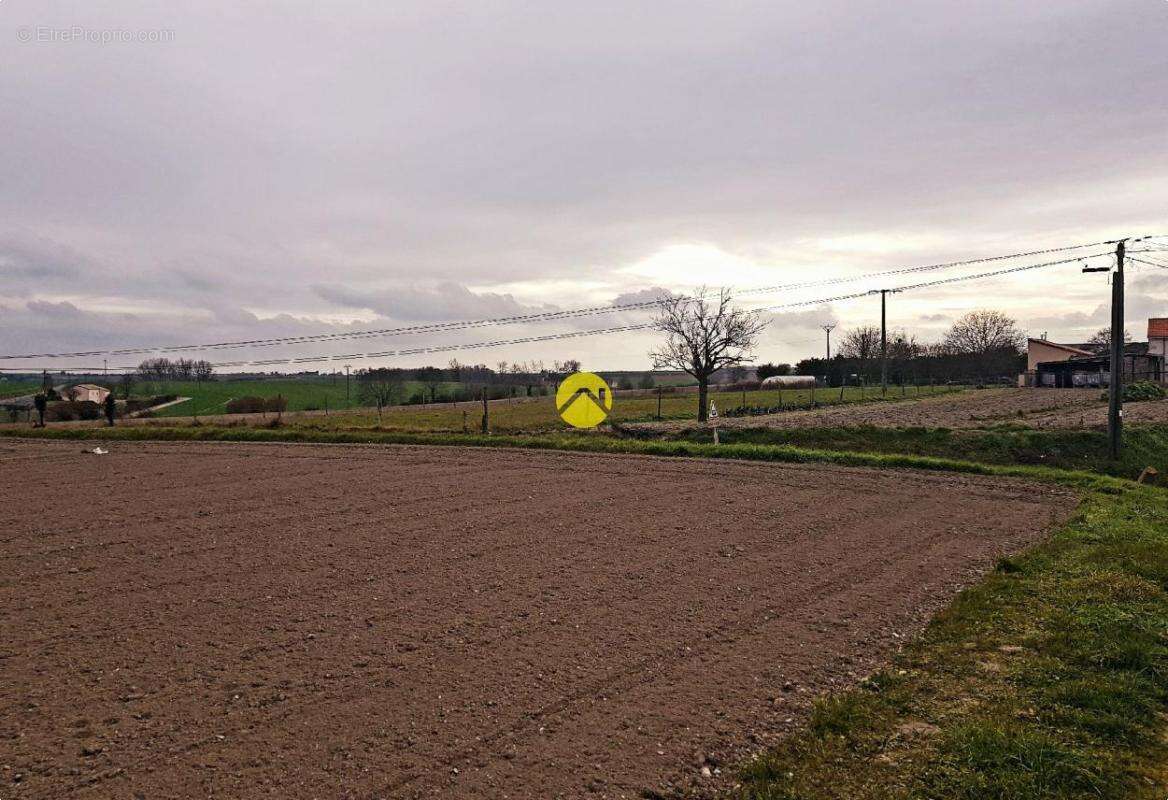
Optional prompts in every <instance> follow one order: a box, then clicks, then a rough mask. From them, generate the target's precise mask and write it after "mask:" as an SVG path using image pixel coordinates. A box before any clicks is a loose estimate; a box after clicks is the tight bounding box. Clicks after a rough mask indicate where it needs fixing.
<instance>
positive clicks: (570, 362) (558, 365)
mask: <svg viewBox="0 0 1168 800" xmlns="http://www.w3.org/2000/svg"><path fill="white" fill-rule="evenodd" d="M552 369H553V370H555V371H556V372H557V373H559V374H560V375H561V376H562V377H567V376H568V375H571V374H572V373H573V372H579V371H580V361H579V360H578V359H575V358H569V359H567V360H565V361H556V362H554V363H553V364H552Z"/></svg>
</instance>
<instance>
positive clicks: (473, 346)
mask: <svg viewBox="0 0 1168 800" xmlns="http://www.w3.org/2000/svg"><path fill="white" fill-rule="evenodd" d="M1110 255H1111V253H1110V252H1103V253H1092V254H1090V255H1085V256H1076V257H1074V258H1064V259H1059V260H1056V261H1047V262H1043V263H1041V264H1026V265H1022V266H1018V267H1010V268H1007V269H1000V270H992V271H990V272H980V273H974V274H972V275H961V276H956V277H953V278H945V279H942V280H938V281H928V282H924V283H916V284H909V285H906V286H901V287H897V288H895V289H892V290H890V291H897V292H907V291H914V290H917V289H925V288H929V287H932V286H938V285H941V284H946V283H956V282H959V281H972V280H980V279H984V278H990V277H995V276H998V275H1005V274H1008V273H1014V272H1023V271H1027V270H1035V269H1044V268H1047V267H1053V266H1057V265H1060V264H1071V263H1076V262H1081V261H1084V260H1086V259H1090V258H1098V257H1100V256H1110ZM869 294H870V293H869V292H868V291H863V292H854V293H851V294H841V295H835V296H834V297H820V298H816V299H813V300H799V301H794V302H790V303H780V304H777V305H772V306H766V307H764V308H759V309H755V310H756V311H760V312H761V311H779V310H782V309H790V308H800V307H805V306H810V305H824V304H826V303H833V302H842V301H844V300H854V299H857V298H861V297H867V296H868V295H869ZM652 327H653V323H652V322H643V323H637V324H633V325H621V326H617V327H610V328H592V329H588V330H583V331H563V332H559V333H551V334H544V335H540V336H523V337H519V338H513V339H496V340H492V341H486V342H472V343H469V344H465V343H464V344H458V343H456V344H448V345H430V346H426V347H414V348H405V349H396V350H383V351H379V352H374V353H346V354H344V355H325V356H311V357H301V358H284V359H272V360H266V361H230V362H222V363H217V364H213V365H212V366H215V367H243V366H253V367H254V366H271V365H275V364H293V363H294V364H308V363H319V362H322V361H344V360H355V359H369V358H393V357H402V356H413V355H424V354H431V353H448V352H456V351H461V350H479V349H483V348H491V347H505V346H509V345H517V344H528V343H532V342H549V341H559V340H564V339H576V338H583V337H588V336H602V335H606V334H610V333H628V332H633V331H642V330H648V329H650V328H652Z"/></svg>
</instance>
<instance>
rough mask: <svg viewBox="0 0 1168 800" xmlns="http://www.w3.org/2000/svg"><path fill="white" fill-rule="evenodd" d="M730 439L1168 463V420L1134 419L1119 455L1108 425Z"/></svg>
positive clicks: (1127, 471)
mask: <svg viewBox="0 0 1168 800" xmlns="http://www.w3.org/2000/svg"><path fill="white" fill-rule="evenodd" d="M676 436H677V437H678V438H682V439H685V440H687V441H695V442H709V441H712V433H711V432H710V431H707V430H689V431H685V432H683V433H680V434H676ZM720 439H721V441H722V442H724V443H727V444H761V445H780V446H788V447H800V448H813V449H820V450H845V451H862V452H872V453H884V454H891V453H899V454H904V455H919V456H932V457H936V458H944V459H959V460H964V461H975V462H978V463H983V464H1001V465H1009V464H1029V465H1036V466H1047V467H1055V468H1058V469H1070V470H1086V471H1089V472H1099V473H1102V474H1105V475H1115V476H1118V477H1123V478H1133V479H1134V478H1137V477H1139V475H1140V473H1141V472H1142V471H1143V470H1144V468H1145V467H1149V466H1151V467H1153V468H1155V469H1157V470H1158V471H1159V472H1160V473H1161V474H1163V473H1165V471H1168V426H1163V425H1140V426H1129V427H1128V428H1127V429H1126V430H1125V431H1124V449H1123V454H1122V457H1121V458H1120V459H1119V460H1118V461H1112V460H1110V459H1109V458H1108V456H1107V433H1106V431H1101V430H1082V429H1073V428H1071V429H1043V430H1038V429H1035V428H1026V427H1022V426H1010V425H999V426H994V427H991V428H989V429H985V430H978V429H974V430H951V429H949V428H881V427H876V426H873V425H864V426H857V427H839V428H811V427H808V428H726V429H723V430H722V431H721V434H720Z"/></svg>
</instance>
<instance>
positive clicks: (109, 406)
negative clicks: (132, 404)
mask: <svg viewBox="0 0 1168 800" xmlns="http://www.w3.org/2000/svg"><path fill="white" fill-rule="evenodd" d="M116 411H117V401H115V400H114V393H113V392H110V393H109V394H107V395H106V396H105V419H106V422H108V423H109V426H110V427H111V428H112V427H113V426H114V412H116Z"/></svg>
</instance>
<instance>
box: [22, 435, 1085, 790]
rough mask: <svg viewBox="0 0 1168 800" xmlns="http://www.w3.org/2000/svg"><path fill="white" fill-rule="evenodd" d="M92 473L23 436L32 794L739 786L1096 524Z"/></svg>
mask: <svg viewBox="0 0 1168 800" xmlns="http://www.w3.org/2000/svg"><path fill="white" fill-rule="evenodd" d="M92 446H93V445H92V443H86V444H84V445H82V444H79V443H60V442H20V441H0V485H2V486H4V488H5V493H6V495H5V496H6V497H7V498H11V500H10V501H9V502H6V503H4V504H3V506H2V507H0V539H2V540H3V548H0V558H2V560H3V566H4V568H3V571H2V573H0V621H2V627H0V629H2V630H3V631H4V638H3V642H2V644H0V681H2V682H0V765H2V767H3V771H2V772H0V796H3V797H5V798H49V797H54V798H56V797H86V798H88V797H118V798H131V797H148V798H190V797H196V796H205V797H211V796H214V797H232V798H255V797H278V798H374V797H379V798H380V797H385V798H412V797H431V796H435V797H437V796H440V797H456V798H470V797H475V798H487V797H490V798H495V797H510V798H551V797H581V796H594V797H613V798H615V797H629V798H632V797H636V796H639V793H640V792H641V791H642V790H645V789H653V790H657V791H666V790H668V789H670V787H692V786H695V785H696V786H698V787H703V786H704V787H714V786H716V785H718V783H719V781H721V780H725V773H726V772H727V771H728V764H729V763H730V762H731V761H732V760H734V759H736V758H739V757H742V756H743V755H745V754H747V753H748V752H750V751H752V750H757V749H758V748H760V747H762V746H764V745H765V744H766V743H768V742H772V741H774V740H775V738H776V737H778V736H780V735H782V734H783V732H784V731H786V730H787V729H788V728H789V727H790V726H791V725H794V724H798V722H799V721H800V719H802V717H803V712H804V710H805V708H806V704H807V703H808V701H809V699H810V698H811V697H812V696H813V695H814V693H816V692H820V691H822V690H826V689H830V688H832V687H833V686H836V685H840V684H848V683H852V682H854V681H855V680H857V679H858V677H859V676H862V675H864V674H865V673H867V672H868V671H869V670H871V669H872V668H874V666H876V665H877V664H879V663H880V662H881V661H882V660H884V659H886V658H887V656H888V655H889V654H890V652H891V651H893V650H894V649H895V648H896V647H898V646H899V645H900V644H901V643H903V642H904V641H905V639H906V637H910V636H912V635H913V634H914V633H915V632H917V631H918V630H919V629H920V628H921V626H922V625H923V624H924V622H925V621H926V620H927V619H928V618H929V617H930V616H931V615H932V614H933V613H934V612H935V611H936V610H937V609H938V608H939V607H940V606H941V605H942V604H944V603H945V602H947V600H948V599H949V598H950V597H951V596H952V595H953V593H954V592H955V591H956V590H957V589H958V588H959V587H960V586H961V585H964V584H966V583H968V582H969V581H970V580H972V579H974V578H975V577H976V576H977V575H979V574H981V573H982V572H984V570H986V569H987V568H988V567H989V566H990V565H991V564H992V563H993V560H994V559H995V558H996V557H997V556H999V555H1001V554H1003V553H1007V552H1010V551H1015V550H1017V549H1019V548H1021V547H1023V546H1025V545H1027V544H1030V543H1032V542H1034V541H1035V540H1036V539H1037V538H1039V537H1040V536H1041V535H1042V531H1043V529H1044V528H1046V527H1047V526H1048V525H1050V524H1052V523H1053V521H1055V520H1056V519H1061V518H1063V517H1065V515H1066V514H1067V513H1068V510H1069V509H1070V508H1071V507H1072V506H1073V505H1074V499H1073V497H1072V496H1070V495H1068V494H1066V493H1065V492H1063V491H1062V490H1057V489H1053V488H1051V487H1046V486H1032V485H1028V484H1023V483H1018V482H1013V481H1005V480H995V479H988V478H982V477H972V476H959V475H944V474H930V473H913V472H893V471H868V470H860V469H841V468H837V467H831V468H828V467H811V466H779V465H767V464H752V463H745V462H703V461H688V460H666V459H653V458H644V457H634V456H599V455H585V454H578V453H554V452H545V453H534V452H519V451H494V450H487V449H480V450H472V449H466V450H464V449H456V448H417V449H409V448H401V447H350V446H303V445H301V446H296V445H252V444H249V445H235V444H226V443H218V444H216V443H207V444H186V443H183V444H177V443H172V444H163V443H153V444H145V443H143V444H137V443H135V444H131V443H120V442H112V443H108V444H105V445H102V446H103V447H106V448H108V449H109V450H110V451H111V452H110V453H109V454H108V455H90V454H85V453H82V452H81V450H82V448H83V447H92ZM703 766H706V767H708V768H709V770H710V771H711V772H713V773H714V777H713V778H711V779H707V778H703V777H702V767H703Z"/></svg>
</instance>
